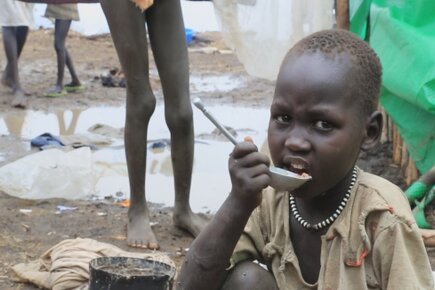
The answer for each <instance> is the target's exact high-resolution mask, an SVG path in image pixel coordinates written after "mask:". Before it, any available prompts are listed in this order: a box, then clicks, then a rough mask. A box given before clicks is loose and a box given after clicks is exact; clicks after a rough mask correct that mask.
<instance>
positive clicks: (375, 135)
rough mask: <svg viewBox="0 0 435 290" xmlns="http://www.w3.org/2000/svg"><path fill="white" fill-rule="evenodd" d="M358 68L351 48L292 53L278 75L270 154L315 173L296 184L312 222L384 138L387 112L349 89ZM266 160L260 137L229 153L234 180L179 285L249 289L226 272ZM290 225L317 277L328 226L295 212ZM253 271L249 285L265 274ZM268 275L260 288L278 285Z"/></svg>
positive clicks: (310, 277) (308, 270) (305, 269)
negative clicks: (317, 226)
mask: <svg viewBox="0 0 435 290" xmlns="http://www.w3.org/2000/svg"><path fill="white" fill-rule="evenodd" d="M352 73H353V69H352V63H351V61H350V57H349V56H348V55H347V54H346V53H341V54H339V55H337V56H336V57H335V58H333V59H329V58H326V57H325V56H324V55H322V54H321V53H315V54H313V53H310V54H308V53H306V54H301V55H297V56H293V57H288V58H286V59H285V60H284V63H283V66H282V67H281V70H280V73H279V75H278V79H277V84H276V89H275V95H274V99H273V102H272V105H271V118H270V121H269V129H268V142H269V148H270V154H271V157H272V161H273V163H274V165H275V166H278V167H281V168H285V169H289V170H292V171H294V172H298V173H300V172H301V171H304V172H307V173H308V174H310V175H311V176H312V178H313V179H312V181H310V182H309V183H306V184H304V185H303V186H302V187H300V188H298V189H296V190H295V191H294V192H292V194H293V195H294V196H295V198H296V202H297V206H298V209H299V211H300V213H301V215H302V216H303V217H304V218H305V219H306V220H307V221H309V222H313V223H314V222H318V221H321V220H324V219H325V218H327V217H329V216H330V215H331V213H332V212H334V211H335V209H336V208H337V206H338V203H339V202H340V201H341V199H342V197H343V195H344V194H345V192H346V190H347V188H348V186H349V183H350V178H351V174H352V169H353V167H354V165H355V163H356V160H357V158H358V155H359V152H360V150H368V149H370V148H372V147H373V146H374V145H376V144H377V142H378V140H379V138H380V133H381V128H382V116H381V114H380V113H379V112H377V111H375V112H373V113H372V114H369V115H367V114H364V113H362V112H361V105H360V104H359V103H358V102H356V101H355V99H354V98H353V96H352V93H351V92H353V87H352V85H353V83H352ZM268 166H269V160H268V158H267V156H266V155H264V154H261V153H259V152H258V150H257V148H256V147H255V145H254V144H251V143H248V142H242V143H240V144H238V145H237V146H236V147H235V148H234V151H233V153H232V154H231V156H230V160H229V171H230V175H231V181H232V184H233V188H232V190H231V193H230V195H229V197H228V198H227V200H226V201H225V202H224V204H223V205H222V206H221V208H220V209H219V211H218V212H217V213H216V215H215V217H214V219H213V220H212V221H211V222H210V224H209V225H208V226H207V227H206V228H205V229H204V231H203V232H201V234H200V235H199V236H198V237H197V238H196V239H195V241H194V243H193V244H192V246H191V247H190V250H189V252H188V254H187V256H186V260H185V263H184V264H183V266H182V269H181V272H180V276H179V280H178V282H179V283H178V285H179V287H180V289H221V285H222V284H223V283H225V284H224V285H225V287H228V289H245V288H243V284H244V283H243V282H241V281H242V279H240V277H239V279H233V277H232V276H233V274H230V276H229V277H228V272H227V271H226V270H225V269H226V267H227V266H228V261H229V259H230V257H231V255H232V251H233V250H234V247H235V245H236V243H237V241H238V239H239V238H240V235H241V233H242V231H243V227H244V226H245V224H246V222H247V220H248V218H249V215H250V214H251V213H252V211H253V210H254V208H255V207H257V206H258V205H259V203H260V201H261V190H262V189H263V188H265V187H266V186H268V185H269V183H270V177H269V175H268V172H267V168H268ZM290 227H291V233H290V234H291V237H290V238H291V241H292V243H293V246H294V249H295V251H296V254H297V256H298V257H303V258H300V259H299V265H300V268H301V272H302V273H301V274H302V276H303V278H304V279H305V280H306V281H307V282H309V283H315V282H316V281H317V280H318V275H319V270H320V246H321V240H320V238H321V236H322V235H323V234H325V231H326V230H322V231H319V232H311V231H308V230H306V229H305V228H303V227H301V226H300V224H299V223H297V222H295V220H294V219H291V221H290ZM220 237H225V239H222V238H220ZM242 265H243V264H240V266H242ZM238 267H239V265H237V266H236V267H235V269H237V268H238ZM243 267H245V266H243ZM234 271H236V270H233V272H234ZM192 273H195V275H192ZM271 275H272V274H271ZM249 276H250V277H252V281H250V283H251V285H256V284H257V283H262V282H264V280H265V279H263V278H259V281H257V278H256V277H258V275H249ZM211 281H213V283H212V282H211ZM269 281H270V280H269ZM245 282H246V281H245ZM268 283H269V284H268V285H266V286H264V285H262V287H263V288H258V289H274V287H276V284H275V283H274V280H272V282H268ZM250 289H257V288H255V287H253V288H250Z"/></svg>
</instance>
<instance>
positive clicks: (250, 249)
mask: <svg viewBox="0 0 435 290" xmlns="http://www.w3.org/2000/svg"><path fill="white" fill-rule="evenodd" d="M263 248H264V239H263V235H262V232H261V221H260V207H257V208H256V209H255V210H254V211H253V212H252V214H251V216H250V217H249V220H248V222H247V223H246V226H245V229H244V230H243V233H242V235H241V236H240V239H239V241H238V242H237V245H236V247H235V249H234V252H233V255H232V256H231V259H230V266H229V267H228V269H227V270H230V269H232V268H233V267H234V266H235V265H237V264H238V263H240V262H242V261H246V260H251V261H254V260H259V261H262V257H261V254H260V253H261V250H262V249H263Z"/></svg>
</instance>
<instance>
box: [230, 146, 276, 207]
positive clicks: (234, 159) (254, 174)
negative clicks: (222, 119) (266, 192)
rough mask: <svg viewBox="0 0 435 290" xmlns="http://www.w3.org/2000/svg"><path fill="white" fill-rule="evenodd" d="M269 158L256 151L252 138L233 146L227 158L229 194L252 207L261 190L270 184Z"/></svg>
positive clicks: (259, 197) (259, 200)
mask: <svg viewBox="0 0 435 290" xmlns="http://www.w3.org/2000/svg"><path fill="white" fill-rule="evenodd" d="M269 165H270V161H269V158H268V157H267V156H266V155H265V154H263V153H260V152H258V149H257V146H255V144H254V143H253V142H252V138H250V137H246V138H245V141H244V142H241V143H239V144H237V145H236V146H235V147H234V150H233V153H231V155H230V159H229V170H230V175H231V183H232V185H233V186H232V190H231V194H232V195H234V197H236V198H240V199H242V200H243V204H246V205H250V206H252V207H253V208H255V207H256V206H258V205H259V204H260V202H261V197H262V196H261V191H262V190H263V189H264V188H266V187H267V186H268V185H269V184H270V173H269Z"/></svg>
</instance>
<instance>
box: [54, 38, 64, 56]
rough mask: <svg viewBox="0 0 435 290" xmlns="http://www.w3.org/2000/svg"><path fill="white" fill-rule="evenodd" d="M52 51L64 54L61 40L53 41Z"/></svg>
mask: <svg viewBox="0 0 435 290" xmlns="http://www.w3.org/2000/svg"><path fill="white" fill-rule="evenodd" d="M54 50H55V51H56V52H57V53H64V51H65V43H64V42H63V41H61V40H58V39H56V40H55V41H54Z"/></svg>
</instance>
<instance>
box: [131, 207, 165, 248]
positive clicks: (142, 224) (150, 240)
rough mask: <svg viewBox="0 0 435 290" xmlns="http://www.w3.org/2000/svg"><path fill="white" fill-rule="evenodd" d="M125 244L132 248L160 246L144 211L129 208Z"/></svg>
mask: <svg viewBox="0 0 435 290" xmlns="http://www.w3.org/2000/svg"><path fill="white" fill-rule="evenodd" d="M127 244H128V245H129V246H130V247H134V248H144V249H151V250H158V249H159V247H160V246H159V244H158V243H157V239H156V237H155V235H154V233H153V231H152V229H151V226H150V219H149V217H148V214H146V212H145V211H143V210H141V211H139V210H137V211H135V210H132V209H131V208H130V210H129V212H128V227H127Z"/></svg>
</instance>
